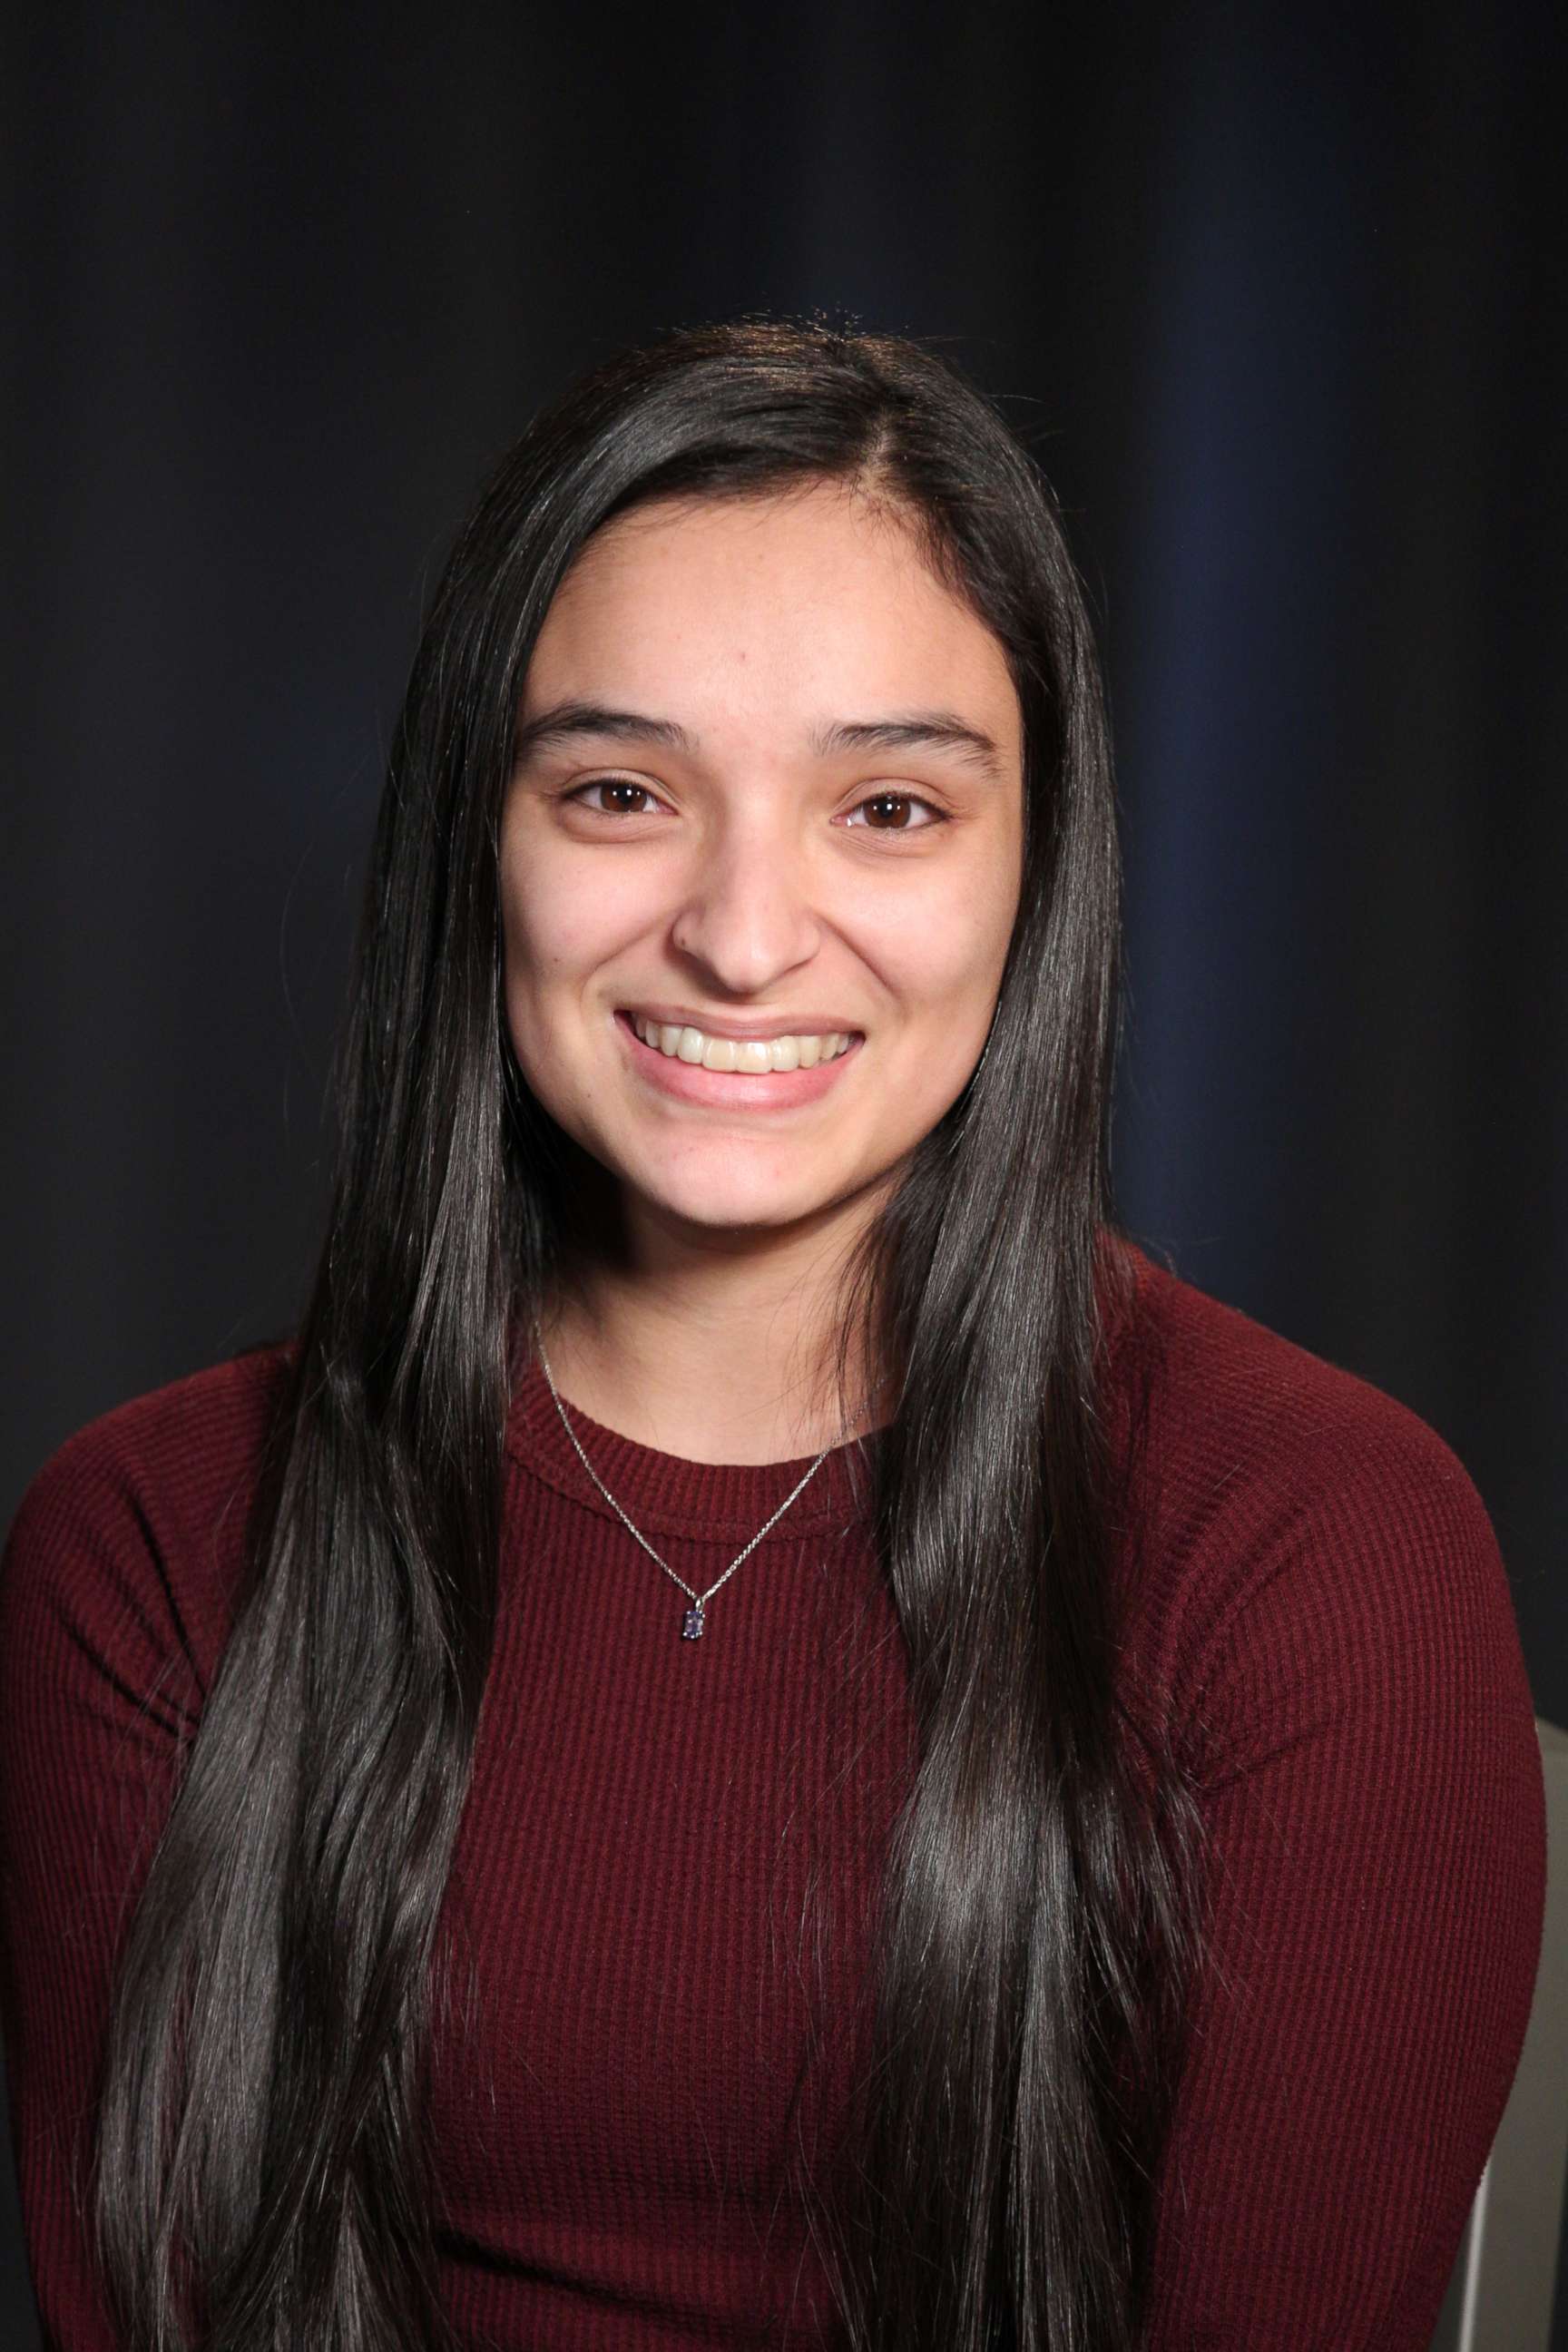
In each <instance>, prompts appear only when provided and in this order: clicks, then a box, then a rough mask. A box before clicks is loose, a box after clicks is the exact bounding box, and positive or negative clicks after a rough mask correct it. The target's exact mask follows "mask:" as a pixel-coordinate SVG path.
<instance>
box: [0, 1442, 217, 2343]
mask: <svg viewBox="0 0 1568 2352" xmlns="http://www.w3.org/2000/svg"><path fill="white" fill-rule="evenodd" d="M125 1428H126V1417H125V1414H124V1412H123V1411H122V1412H121V1415H118V1416H108V1417H106V1418H105V1420H104V1421H103V1422H100V1423H95V1424H93V1425H91V1426H90V1427H89V1428H88V1429H86V1430H83V1431H81V1432H79V1433H78V1434H77V1436H75V1437H74V1438H72V1439H70V1440H69V1441H68V1444H66V1445H65V1446H63V1447H62V1448H61V1449H60V1451H59V1452H58V1454H56V1455H54V1456H53V1458H52V1459H51V1460H50V1461H49V1462H48V1463H47V1464H46V1465H45V1467H44V1468H43V1469H42V1470H41V1471H40V1472H39V1473H38V1475H37V1477H36V1478H35V1479H34V1481H33V1484H32V1486H30V1487H29V1488H28V1490H27V1493H26V1496H25V1498H24V1500H23V1504H22V1507H21V1509H20V1511H19V1512H18V1514H17V1517H16V1522H15V1524H14V1526H13V1528H12V1531H11V1535H10V1538H9V1540H8V1542H7V1545H6V1548H5V1555H4V1560H3V1562H0V2021H3V2025H4V2034H5V2066H6V2074H7V2081H8V2086H9V2095H10V2105H11V2131H12V2140H13V2146H14V2149H15V2154H16V2173H17V2183H18V2189H19V2192H20V2198H21V2207H22V2218H23V2226H24V2234H25V2237H26V2248H27V2256H28V2262H29V2265H30V2268H31V2272H32V2277H33V2284H34V2291H35V2293H36V2294H37V2302H38V2308H39V2314H40V2316H41V2319H42V2322H43V2327H44V2336H45V2342H46V2344H47V2346H48V2347H50V2352H118V2337H117V2336H116V2333H115V2331H114V2329H113V2327H112V2326H111V2322H110V2316H109V2313H108V2310H107V2307H106V2304H105V2301H104V2299H103V2296H102V2294H101V2293H100V2285H99V2282H98V2279H97V2276H96V2273H95V2268H94V2264H93V2261H92V2255H91V2242H90V2237H89V2207H88V2201H87V2197H88V2191H87V2167H88V2163H89V2156H90V2148H91V2137H92V2121H93V2115H94V2110H95V2102H96V2092H97V2071H98V2064H99V2060H100V2048H101V2042H102V2036H103V2032H104V2028H105V2025H106V2022H107V2019H108V2015H109V2006H110V1985H111V1978H112V1970H113V1965H114V1962H115V1959H116V1958H117V1956H118V1953H119V1950H120V1948H121V1943H122V1939H123V1935H124V1930H125V1927H126V1926H127V1924H128V1922H129V1919H130V1916H131V1913H132V1909H133V1907H134V1904H135V1900H136V1897H137V1895H138V1894H139V1893H140V1890H141V1886H142V1882H143V1879H144V1876H145V1873H146V1866H147V1864H148V1862H149V1860H150V1859H151V1855H152V1852H153V1846H154V1844H155V1843H156V1841H157V1837H158V1834H159V1832H160V1830H161V1828H162V1825H163V1818H164V1815H165V1813H166V1811H167V1808H168V1805H169V1802H170V1801H171V1800H172V1796H173V1792H174V1780H175V1777H176V1770H177V1766H178V1763H179V1761H180V1759H181V1757H182V1755H183V1752H184V1746H185V1744H186V1743H187V1742H188V1740H189V1738H191V1736H192V1734H193V1732H194V1729H195V1719H196V1714H197V1712H198V1710H199V1704H200V1700H199V1692H198V1689H197V1686H196V1675H195V1667H194V1663H193V1660H192V1657H191V1654H190V1652H189V1648H188V1644H187V1641H186V1636H185V1629H184V1626H183V1624H182V1622H181V1621H180V1616H179V1612H178V1609H177V1607H176V1606H175V1603H174V1597H173V1594H172V1591H171V1589H170V1587H169V1585H168V1582H167V1580H166V1563H165V1562H164V1560H163V1559H162V1558H161V1557H160V1545H159V1542H158V1539H157V1538H156V1537H155V1535H154V1533H153V1523H152V1522H153V1518H154V1517H156V1513H155V1511H154V1512H152V1513H150V1512H149V1509H148V1507H146V1505H145V1503H144V1501H143V1499H142V1496H141V1495H140V1494H139V1492H138V1480H137V1476H136V1474H135V1471H134V1468H133V1466H132V1463H131V1462H130V1461H128V1460H127V1458H126V1449H125V1445H124V1431H125Z"/></svg>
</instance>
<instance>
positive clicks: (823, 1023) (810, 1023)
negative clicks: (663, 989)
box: [620, 1003, 865, 1040]
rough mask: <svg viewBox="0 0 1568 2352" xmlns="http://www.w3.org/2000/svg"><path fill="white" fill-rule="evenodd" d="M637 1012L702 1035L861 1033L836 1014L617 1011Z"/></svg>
mask: <svg viewBox="0 0 1568 2352" xmlns="http://www.w3.org/2000/svg"><path fill="white" fill-rule="evenodd" d="M620 1013H621V1015H622V1016H623V1017H624V1016H625V1015H626V1014H628V1013H640V1014H641V1015H642V1017H643V1019H644V1020H645V1021H657V1022H658V1023H659V1024H660V1025H661V1026H666V1025H668V1026H674V1025H675V1024H677V1023H679V1025H680V1027H681V1028H682V1029H700V1030H701V1032H702V1034H703V1035H704V1036H705V1037H737V1038H740V1037H743V1038H746V1039H748V1040H753V1039H756V1038H759V1037H826V1036H828V1035H830V1034H832V1033H833V1032H834V1031H836V1030H837V1031H838V1032H839V1033H841V1034H847V1035H849V1036H852V1037H860V1036H863V1035H864V1034H865V1032H864V1031H863V1030H862V1029H861V1027H860V1024H859V1023H858V1021H851V1020H849V1019H848V1018H847V1016H846V1015H845V1014H843V1013H794V1014H786V1013H779V1014H776V1015H775V1016H773V1018H772V1019H770V1020H766V1021H743V1020H741V1019H738V1018H737V1017H736V1016H734V1015H733V1014H731V1013H689V1012H688V1011H687V1010H686V1008H685V1006H684V1005H679V1004H648V1003H637V1004H623V1005H622V1006H621V1007H620Z"/></svg>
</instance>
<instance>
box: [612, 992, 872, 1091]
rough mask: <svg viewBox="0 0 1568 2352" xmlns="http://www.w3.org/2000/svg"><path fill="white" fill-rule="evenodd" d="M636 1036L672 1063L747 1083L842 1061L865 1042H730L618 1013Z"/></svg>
mask: <svg viewBox="0 0 1568 2352" xmlns="http://www.w3.org/2000/svg"><path fill="white" fill-rule="evenodd" d="M616 1019H617V1020H618V1021H624V1022H625V1023H626V1026H627V1027H628V1028H629V1029H630V1030H631V1031H632V1033H633V1034H634V1035H635V1036H637V1038H639V1039H640V1040H641V1042H642V1043H643V1045H646V1046H647V1047H648V1048H649V1049H650V1051H652V1052H653V1053H656V1054H658V1055H662V1057H663V1058H664V1059H665V1060H666V1061H668V1062H682V1063H685V1064H686V1065H687V1066H689V1067H691V1068H694V1069H704V1070H717V1071H722V1072H725V1073H730V1074H733V1075H734V1076H744V1077H772V1076H776V1075H780V1074H782V1073H784V1072H785V1071H789V1070H811V1069H816V1067H817V1066H819V1065H820V1064H822V1063H826V1062H835V1061H838V1060H840V1059H841V1058H842V1057H843V1055H846V1054H847V1053H848V1052H849V1050H850V1048H851V1047H852V1046H853V1045H858V1043H859V1042H860V1038H861V1032H860V1031H859V1030H858V1029H831V1030H826V1031H816V1032H813V1031H792V1032H789V1033H787V1034H784V1035H783V1036H779V1037H725V1036H721V1035H718V1034H710V1033H709V1032H708V1031H706V1030H702V1029H698V1028H695V1027H694V1026H692V1025H691V1024H689V1023H679V1022H672V1021H663V1022H661V1021H651V1020H649V1019H648V1018H647V1016H646V1015H645V1014H643V1013H633V1012H630V1011H628V1010H626V1008H625V1007H623V1008H622V1010H621V1011H620V1012H619V1013H616Z"/></svg>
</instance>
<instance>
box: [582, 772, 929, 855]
mask: <svg viewBox="0 0 1568 2352" xmlns="http://www.w3.org/2000/svg"><path fill="white" fill-rule="evenodd" d="M615 784H624V785H625V786H626V789H627V791H628V792H635V793H647V796H648V798H649V799H650V800H652V799H654V798H655V797H656V795H655V793H654V792H653V789H652V787H651V786H650V785H648V784H643V783H639V782H637V778H636V777H635V776H594V777H591V778H590V780H589V781H588V782H587V783H585V784H574V785H573V786H572V787H571V789H570V791H568V792H564V793H562V795H561V797H562V799H563V800H567V801H577V802H579V803H580V805H581V806H583V807H584V808H586V807H587V805H588V803H586V801H584V800H583V799H582V797H581V796H582V795H583V793H598V792H604V791H605V790H606V789H607V788H608V787H610V786H611V785H615ZM873 801H907V802H908V803H909V804H910V807H911V808H923V809H929V810H930V811H931V816H932V818H933V819H934V820H935V824H915V825H886V826H883V825H864V824H858V825H854V826H852V827H851V828H850V830H851V831H852V832H855V833H874V834H876V835H877V836H878V837H879V839H881V840H887V839H888V838H889V836H890V837H891V838H893V839H894V840H897V838H898V837H899V835H900V834H903V833H931V832H933V831H934V830H935V826H936V825H937V824H947V823H948V815H947V811H946V810H945V809H943V808H939V807H938V805H937V803H936V802H935V801H931V800H927V799H926V797H925V795H924V793H895V792H881V793H867V795H866V798H865V799H864V800H863V801H857V802H856V803H855V808H854V809H853V810H851V812H850V814H851V815H853V814H855V811H856V810H858V809H863V808H868V807H869V806H870V804H871V803H872V802H873ZM589 814H590V815H592V816H607V817H617V816H622V817H624V816H628V815H630V816H641V815H643V814H644V811H643V810H641V809H631V810H627V809H604V808H596V809H591V810H589Z"/></svg>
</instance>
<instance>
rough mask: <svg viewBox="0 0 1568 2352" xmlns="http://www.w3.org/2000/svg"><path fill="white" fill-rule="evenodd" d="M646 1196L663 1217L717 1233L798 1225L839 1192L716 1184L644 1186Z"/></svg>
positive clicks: (824, 1189)
mask: <svg viewBox="0 0 1568 2352" xmlns="http://www.w3.org/2000/svg"><path fill="white" fill-rule="evenodd" d="M638 1189H639V1190H640V1189H643V1188H640V1187H639V1188H638ZM645 1197H646V1198H647V1200H648V1201H649V1202H650V1203H651V1205H652V1206H653V1207H654V1208H655V1209H656V1210H657V1211H658V1213H660V1214H661V1215H663V1216H666V1217H677V1218H679V1219H680V1220H681V1221H682V1222H683V1223H686V1224H689V1225H700V1226H703V1227H706V1228H708V1229H709V1230H710V1231H712V1232H715V1233H722V1232H732V1231H734V1230H736V1229H738V1228H740V1227H742V1226H747V1225H751V1226H756V1227H758V1228H762V1227H764V1226H769V1225H780V1226H782V1225H793V1224H798V1223H800V1222H801V1220H802V1219H803V1218H805V1217H810V1216H815V1215H816V1214H817V1213H818V1212H819V1211H821V1210H823V1209H826V1208H828V1207H830V1206H831V1205H832V1203H833V1202H835V1201H836V1200H837V1199H838V1198H839V1197H840V1193H839V1192H837V1191H836V1190H834V1189H833V1188H831V1187H828V1186H823V1187H816V1186H814V1187H812V1188H811V1189H810V1190H809V1191H803V1190H802V1189H801V1188H799V1187H798V1186H796V1185H793V1184H792V1185H789V1186H787V1187H786V1186H784V1185H779V1184H735V1183H724V1182H715V1183H712V1184H683V1185H680V1186H678V1187H673V1188H672V1187H670V1186H668V1185H651V1186H648V1187H647V1188H646V1193H645Z"/></svg>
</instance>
